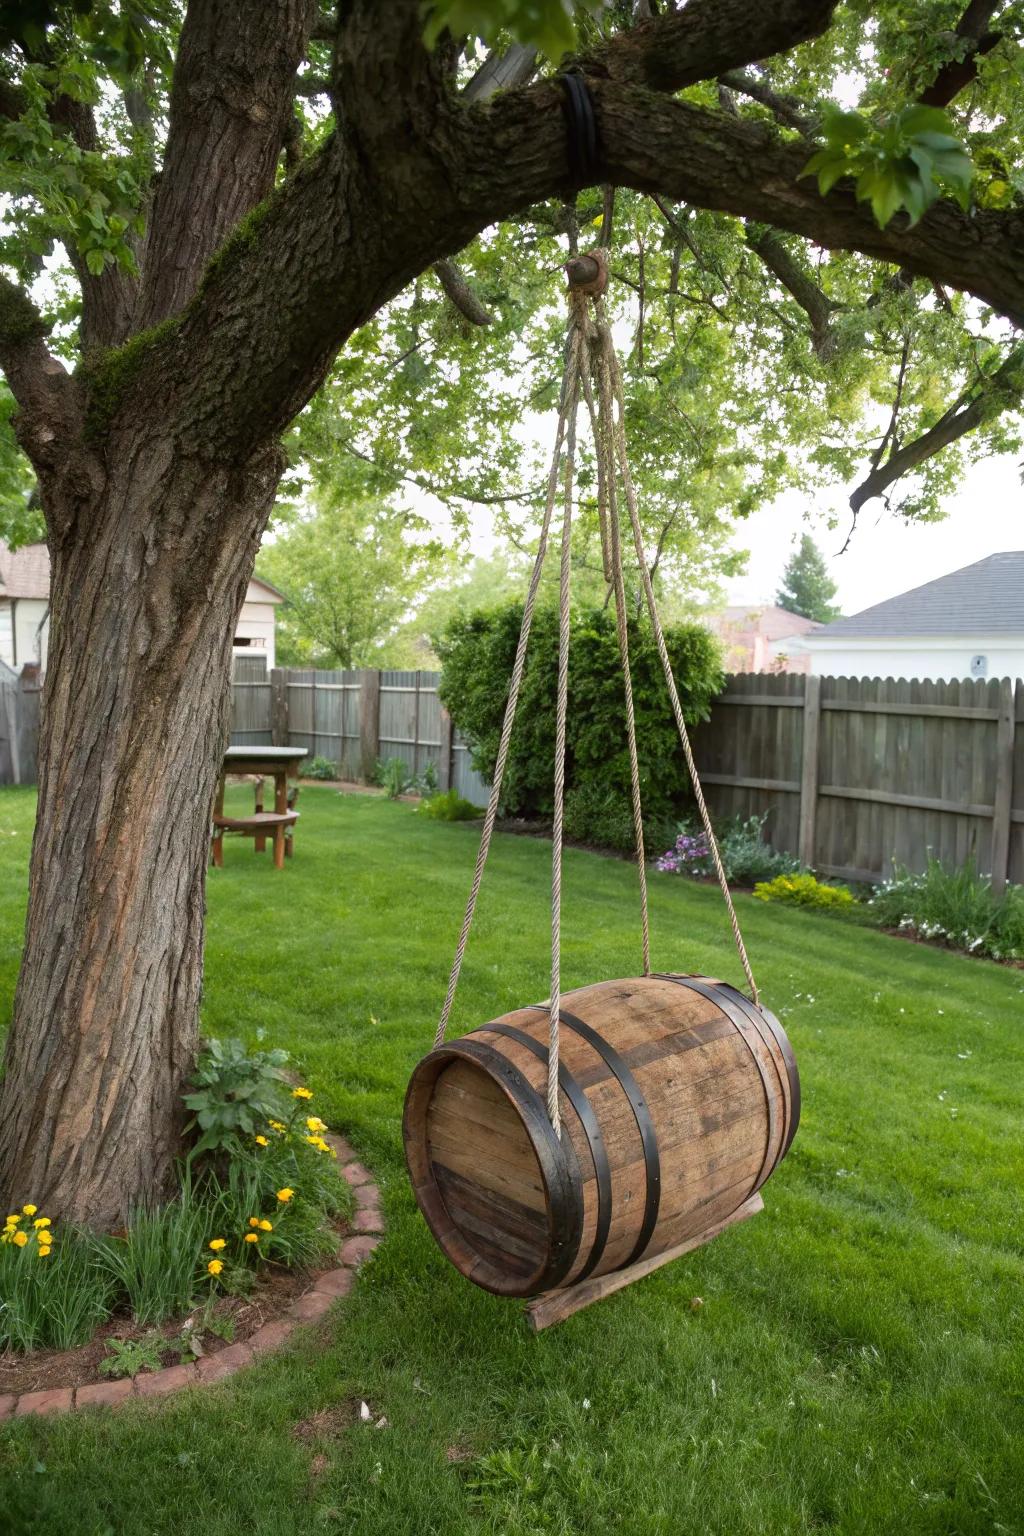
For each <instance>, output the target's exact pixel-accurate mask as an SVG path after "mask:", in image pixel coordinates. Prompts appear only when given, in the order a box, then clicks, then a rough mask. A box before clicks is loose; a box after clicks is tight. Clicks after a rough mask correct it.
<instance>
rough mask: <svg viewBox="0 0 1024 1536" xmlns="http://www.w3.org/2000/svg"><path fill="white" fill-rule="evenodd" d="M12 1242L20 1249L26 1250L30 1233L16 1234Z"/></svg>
mask: <svg viewBox="0 0 1024 1536" xmlns="http://www.w3.org/2000/svg"><path fill="white" fill-rule="evenodd" d="M11 1241H12V1242H13V1243H14V1244H15V1245H16V1246H17V1247H18V1248H24V1246H25V1244H26V1243H27V1242H28V1233H27V1232H15V1234H14V1236H13V1238H12V1239H11Z"/></svg>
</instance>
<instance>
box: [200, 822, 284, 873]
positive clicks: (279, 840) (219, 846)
mask: <svg viewBox="0 0 1024 1536" xmlns="http://www.w3.org/2000/svg"><path fill="white" fill-rule="evenodd" d="M298 819H299V813H298V811H263V810H257V811H254V812H253V813H252V815H251V816H224V815H215V816H214V818H213V862H214V864H215V865H216V866H217V868H218V869H221V868H222V867H223V864H224V833H225V832H237V833H240V834H241V835H242V836H243V837H254V838H255V839H256V852H257V853H262V852H263V850H264V849H265V848H266V846H267V837H268V836H271V837H273V840H274V867H275V869H283V868H284V861H285V855H286V854H287V855H288V857H289V858H290V857H291V852H292V828H293V827H294V826H295V823H296V822H297V821H298Z"/></svg>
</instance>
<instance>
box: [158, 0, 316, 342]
mask: <svg viewBox="0 0 1024 1536" xmlns="http://www.w3.org/2000/svg"><path fill="white" fill-rule="evenodd" d="M316 14H317V12H316V4H315V0H278V3H276V4H274V5H253V4H252V3H251V0H190V3H189V6H188V9H187V11H186V13H185V21H184V24H183V26H182V29H181V40H180V43H179V45H178V57H177V62H176V65H175V70H174V83H173V86H172V89H171V100H170V109H169V123H168V132H167V150H166V154H165V156H164V166H163V172H162V175H161V177H160V184H159V187H158V189H157V194H156V198H155V200H154V204H153V212H152V215H151V217H150V221H149V230H148V233H147V238H146V244H145V249H144V253H143V262H142V271H143V276H142V290H141V293H140V295H139V302H138V306H137V310H136V315H135V325H136V328H137V329H139V330H146V329H148V328H149V327H150V326H153V325H156V324H158V323H159V322H160V321H161V320H164V319H166V318H167V317H168V316H169V315H173V314H176V313H177V312H178V311H180V310H181V309H182V308H183V307H184V306H185V304H186V303H187V302H188V300H189V299H190V298H191V297H192V295H193V294H194V292H195V289H196V286H197V284H198V282H199V278H200V275H201V274H202V271H203V268H204V267H205V265H206V263H207V262H208V261H209V259H210V257H211V256H212V255H213V253H214V251H215V250H216V249H217V247H218V246H219V245H220V244H221V242H222V241H223V240H224V238H225V236H226V235H228V234H229V233H230V231H231V230H233V229H234V228H235V226H236V225H237V224H238V222H239V220H240V219H242V218H243V216H244V215H245V214H247V213H249V212H250V211H251V210H252V209H253V208H255V207H256V205H257V204H258V203H260V202H261V201H262V200H263V199H264V198H265V197H266V196H267V194H268V193H269V192H270V191H271V189H272V188H273V185H274V173H275V170H276V167H277V160H278V155H279V154H280V150H281V144H282V141H283V138H284V133H285V125H286V120H287V118H288V116H289V115H290V114H291V110H292V106H291V103H292V93H293V86H294V81H295V72H296V70H297V68H298V66H299V64H300V63H301V62H302V59H303V58H304V56H305V52H306V45H307V42H308V40H309V34H310V29H311V27H312V25H313V22H314V20H315V18H316Z"/></svg>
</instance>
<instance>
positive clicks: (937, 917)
mask: <svg viewBox="0 0 1024 1536" xmlns="http://www.w3.org/2000/svg"><path fill="white" fill-rule="evenodd" d="M868 905H869V907H870V908H871V912H872V916H873V917H874V918H875V921H876V922H878V923H879V925H880V926H881V927H883V928H901V929H903V930H904V931H905V932H909V933H913V934H914V935H916V936H917V937H920V938H922V939H932V940H935V941H936V942H938V943H942V944H948V945H949V946H950V947H951V948H953V949H963V950H966V951H967V952H968V953H969V954H982V955H990V956H991V957H992V958H993V959H994V960H1021V959H1024V887H1022V886H1019V885H1011V886H1008V887H1007V889H1006V893H1005V895H1004V896H1002V897H1001V898H998V899H997V898H996V897H995V896H994V895H993V892H992V883H991V881H990V880H989V879H987V878H986V876H984V875H980V874H979V873H978V871H977V867H976V865H975V862H974V860H973V858H971V859H967V860H966V861H965V862H964V863H963V864H961V865H960V867H959V869H954V870H948V869H946V868H944V866H943V865H942V864H941V863H940V862H939V860H938V859H936V858H929V860H928V867H927V869H926V870H925V871H924V873H923V874H920V875H913V874H911V873H910V872H909V870H907V869H905V868H904V867H903V866H901V865H896V866H895V869H894V873H893V877H892V879H891V880H887V881H886V882H885V884H884V885H880V886H879V887H878V889H877V890H876V891H875V893H874V895H873V896H872V897H871V899H870V901H869V902H868Z"/></svg>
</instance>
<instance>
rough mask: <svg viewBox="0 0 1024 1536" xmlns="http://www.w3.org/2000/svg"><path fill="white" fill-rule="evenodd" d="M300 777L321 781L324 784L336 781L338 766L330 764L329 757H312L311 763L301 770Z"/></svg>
mask: <svg viewBox="0 0 1024 1536" xmlns="http://www.w3.org/2000/svg"><path fill="white" fill-rule="evenodd" d="M302 775H303V778H306V779H322V780H324V781H325V782H326V781H327V780H332V779H337V778H338V777H339V773H338V764H337V763H332V762H331V760H330V758H329V757H314V758H313V760H312V762H310V763H307V764H306V766H305V767H304V768H303V770H302Z"/></svg>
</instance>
